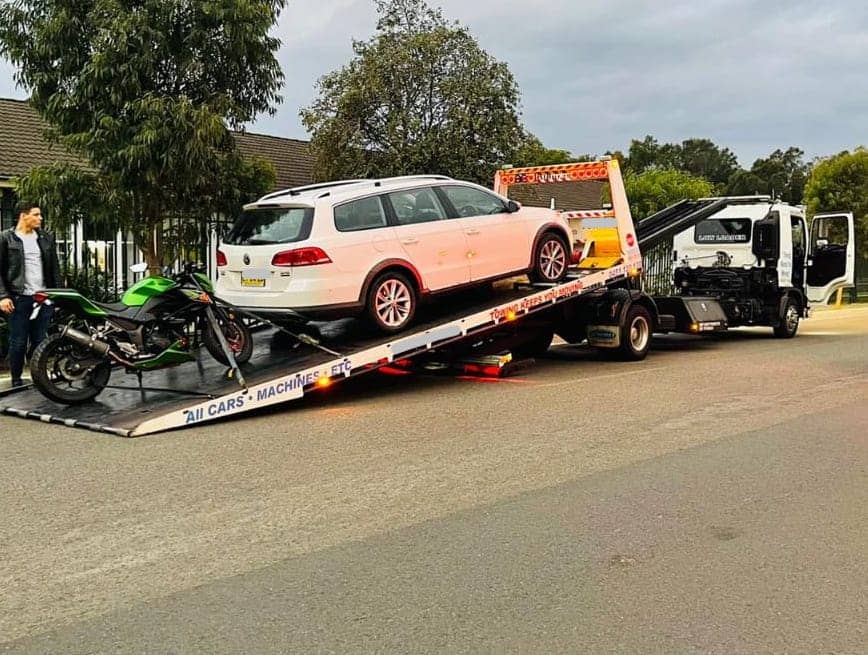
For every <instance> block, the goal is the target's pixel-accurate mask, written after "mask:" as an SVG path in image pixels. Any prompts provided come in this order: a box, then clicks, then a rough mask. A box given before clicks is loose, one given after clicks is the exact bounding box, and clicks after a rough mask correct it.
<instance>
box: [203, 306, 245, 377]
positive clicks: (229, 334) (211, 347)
mask: <svg viewBox="0 0 868 655" xmlns="http://www.w3.org/2000/svg"><path fill="white" fill-rule="evenodd" d="M214 316H215V317H216V318H217V322H218V323H219V324H220V328H221V330H222V331H223V336H224V337H226V341H227V342H229V347H230V348H232V354H233V355H234V356H235V363H236V364H238V365H239V366H241V365H242V364H245V363H247V361H248V360H249V359H250V356H251V355H252V354H253V335H252V334H251V333H250V328H249V327H247V326H246V325H245V324H244V321H243V320H241V318H240V317H238V316H235V315H234V314H231V313H227V312H225V311H223V310H215V312H214ZM202 341H203V343H204V344H205V348H207V349H208V352H209V353H211V357H213V358H214V359H216V360H217V361H218V362H220V363H221V364H223V365H224V366H229V360H228V359H227V358H226V355H225V354H224V353H223V348H222V347H221V346H220V340H219V339H218V338H217V334H216V333H215V332H214V330H213V329H212V327H211V325H210V324H207V323H206V327H205V333H204V334H203V335H202Z"/></svg>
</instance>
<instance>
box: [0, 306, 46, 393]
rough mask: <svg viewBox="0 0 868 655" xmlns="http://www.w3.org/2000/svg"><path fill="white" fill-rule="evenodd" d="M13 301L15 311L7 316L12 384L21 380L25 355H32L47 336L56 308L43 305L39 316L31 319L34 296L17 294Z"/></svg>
mask: <svg viewBox="0 0 868 655" xmlns="http://www.w3.org/2000/svg"><path fill="white" fill-rule="evenodd" d="M13 301H14V303H15V311H13V312H12V314H10V315H9V316H8V317H7V320H8V321H9V369H10V372H11V373H12V384H16V383H18V382H20V381H21V373H22V372H23V371H24V359H25V357H29V356H30V355H32V354H33V350H34V348H36V346H38V345H39V344H40V343H41V342H42V340H43V339H44V338H45V333H46V331H47V330H48V325H49V324H50V323H51V317H52V315H53V314H54V308H53V307H51V306H43V307H42V309H41V310H39V316H37V317H36V319H35V320H33V321H31V320H30V315H31V314H32V313H33V304H34V303H33V296H17V297H15V298H14V299H13ZM28 345H29V346H30V348H29V350H28Z"/></svg>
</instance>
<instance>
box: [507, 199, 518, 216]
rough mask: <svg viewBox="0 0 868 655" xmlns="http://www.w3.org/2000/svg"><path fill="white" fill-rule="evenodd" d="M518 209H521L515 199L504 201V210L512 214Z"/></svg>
mask: <svg viewBox="0 0 868 655" xmlns="http://www.w3.org/2000/svg"><path fill="white" fill-rule="evenodd" d="M519 209H521V205H520V204H519V203H517V202H516V201H515V200H510V201H509V202H508V203H506V211H507V212H508V213H510V214H514V213H515V212H517V211H518V210H519Z"/></svg>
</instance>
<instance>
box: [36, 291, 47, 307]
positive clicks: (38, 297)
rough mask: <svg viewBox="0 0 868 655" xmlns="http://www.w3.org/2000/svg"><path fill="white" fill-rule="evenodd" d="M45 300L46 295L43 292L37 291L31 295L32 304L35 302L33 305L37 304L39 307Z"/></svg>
mask: <svg viewBox="0 0 868 655" xmlns="http://www.w3.org/2000/svg"><path fill="white" fill-rule="evenodd" d="M46 300H48V294H47V293H45V292H44V291H37V292H36V293H34V294H33V302H35V303H38V304H40V305H41V304H42V303H44V302H45V301H46Z"/></svg>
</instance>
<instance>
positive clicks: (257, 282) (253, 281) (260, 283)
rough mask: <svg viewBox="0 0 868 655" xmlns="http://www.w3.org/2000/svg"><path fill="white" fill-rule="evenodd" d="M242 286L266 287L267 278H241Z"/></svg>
mask: <svg viewBox="0 0 868 655" xmlns="http://www.w3.org/2000/svg"><path fill="white" fill-rule="evenodd" d="M241 286H242V287H264V286H265V280H264V279H263V278H261V277H253V278H241Z"/></svg>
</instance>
